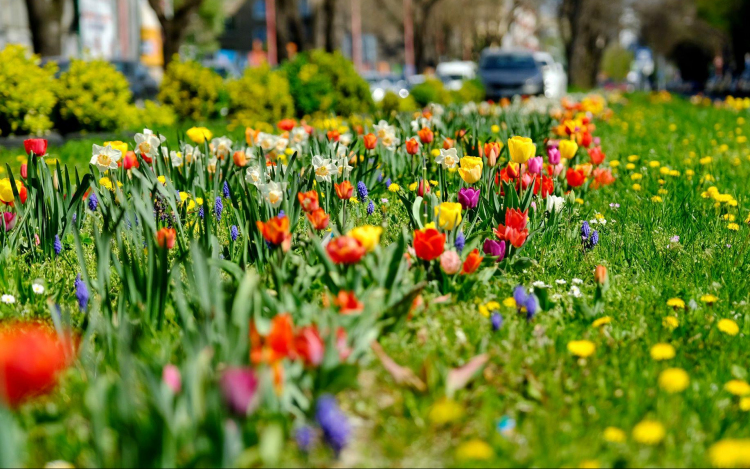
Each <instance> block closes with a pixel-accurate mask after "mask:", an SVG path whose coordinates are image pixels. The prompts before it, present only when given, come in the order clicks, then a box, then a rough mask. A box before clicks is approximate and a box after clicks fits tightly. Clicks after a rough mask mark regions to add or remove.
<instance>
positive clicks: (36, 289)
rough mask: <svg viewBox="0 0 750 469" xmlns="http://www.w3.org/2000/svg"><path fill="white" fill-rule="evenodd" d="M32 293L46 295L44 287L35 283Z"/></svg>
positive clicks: (32, 286)
mask: <svg viewBox="0 0 750 469" xmlns="http://www.w3.org/2000/svg"><path fill="white" fill-rule="evenodd" d="M31 291H33V292H34V293H36V294H37V295H43V294H44V285H42V284H39V283H34V284H32V285H31Z"/></svg>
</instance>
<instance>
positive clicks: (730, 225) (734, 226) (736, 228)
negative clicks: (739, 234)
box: [727, 223, 740, 231]
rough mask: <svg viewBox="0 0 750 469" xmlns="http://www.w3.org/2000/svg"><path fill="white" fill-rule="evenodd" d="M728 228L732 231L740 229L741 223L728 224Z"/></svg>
mask: <svg viewBox="0 0 750 469" xmlns="http://www.w3.org/2000/svg"><path fill="white" fill-rule="evenodd" d="M727 229H728V230H731V231H739V229H740V225H738V224H737V223H730V224H728V225H727Z"/></svg>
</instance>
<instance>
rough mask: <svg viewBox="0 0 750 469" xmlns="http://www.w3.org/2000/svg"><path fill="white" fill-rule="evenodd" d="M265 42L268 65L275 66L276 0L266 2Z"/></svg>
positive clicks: (276, 61)
mask: <svg viewBox="0 0 750 469" xmlns="http://www.w3.org/2000/svg"><path fill="white" fill-rule="evenodd" d="M266 42H267V45H268V65H270V66H271V67H274V66H276V64H277V63H278V60H277V57H278V56H277V54H276V0H266Z"/></svg>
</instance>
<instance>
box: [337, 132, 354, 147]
mask: <svg viewBox="0 0 750 469" xmlns="http://www.w3.org/2000/svg"><path fill="white" fill-rule="evenodd" d="M339 143H340V144H342V145H344V146H345V147H348V146H349V145H351V144H352V134H350V133H345V134H343V135H341V136H339Z"/></svg>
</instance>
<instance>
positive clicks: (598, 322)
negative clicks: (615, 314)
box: [591, 316, 612, 327]
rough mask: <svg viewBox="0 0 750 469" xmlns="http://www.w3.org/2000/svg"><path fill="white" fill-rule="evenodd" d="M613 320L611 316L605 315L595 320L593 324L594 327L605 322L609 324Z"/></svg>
mask: <svg viewBox="0 0 750 469" xmlns="http://www.w3.org/2000/svg"><path fill="white" fill-rule="evenodd" d="M611 322H612V318H611V317H609V316H604V317H603V318H599V319H597V320H596V321H594V322H593V323H591V326H592V327H601V326H604V325H605V324H609V323H611Z"/></svg>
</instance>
